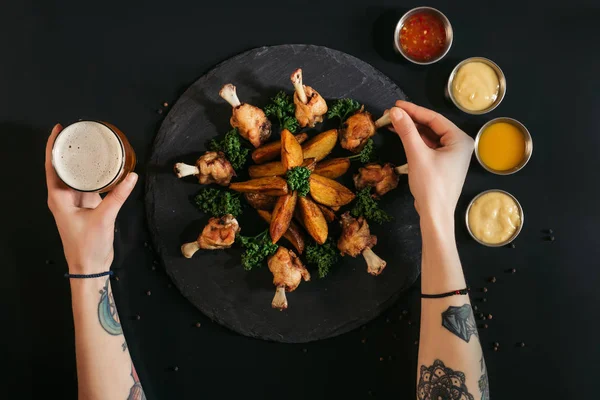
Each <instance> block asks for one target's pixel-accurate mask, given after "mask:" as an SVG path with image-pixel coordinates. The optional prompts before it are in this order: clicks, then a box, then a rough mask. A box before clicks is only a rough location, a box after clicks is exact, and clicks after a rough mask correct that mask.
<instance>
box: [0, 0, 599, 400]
mask: <svg viewBox="0 0 600 400" xmlns="http://www.w3.org/2000/svg"><path fill="white" fill-rule="evenodd" d="M60 3H61V4H60V5H58V4H51V2H47V1H20V2H11V4H3V7H2V11H1V12H0V30H1V32H2V35H0V49H2V53H1V54H2V56H1V57H0V92H1V93H2V95H1V96H0V132H1V134H2V136H1V138H2V157H1V160H2V167H3V168H2V171H3V175H2V176H3V182H2V183H3V195H2V199H1V200H0V201H1V204H2V207H1V208H0V209H1V210H2V215H3V218H2V225H1V228H0V234H1V238H2V240H1V244H0V255H1V259H2V269H1V271H2V272H3V276H2V279H1V282H2V283H1V288H2V290H0V293H2V295H1V296H2V304H3V306H4V311H3V317H2V329H1V331H2V338H3V346H2V348H3V351H2V354H3V357H2V361H1V362H2V364H3V371H5V372H4V373H3V375H2V381H3V382H5V383H4V384H3V392H4V393H8V394H10V396H9V397H8V398H34V397H35V398H39V397H45V396H47V395H48V394H49V393H53V394H56V395H57V396H56V397H57V398H64V399H69V398H76V372H75V353H74V337H73V334H74V332H73V322H72V316H71V307H70V292H69V285H68V282H67V281H66V280H65V279H64V278H63V277H62V274H63V273H64V272H65V270H66V265H65V261H64V256H63V254H62V248H61V244H60V238H59V236H58V233H57V231H56V228H55V225H54V222H53V219H52V216H51V215H50V213H49V211H48V210H47V207H46V188H45V184H44V174H43V152H44V146H45V142H46V138H47V136H48V134H49V131H50V129H51V127H52V125H53V124H54V123H56V122H61V123H63V124H66V123H69V122H72V121H75V120H77V119H79V118H93V119H100V120H106V121H110V122H112V123H114V124H115V125H117V126H118V127H119V128H120V129H122V130H123V131H124V132H125V133H126V134H127V136H128V137H129V139H130V141H131V143H132V145H133V146H134V148H135V150H136V152H137V155H138V157H139V160H140V163H139V166H138V168H137V170H138V172H139V173H140V174H141V175H142V176H143V175H144V172H145V163H146V161H147V160H148V158H149V152H150V149H151V144H152V141H153V137H154V135H155V133H156V132H157V130H158V127H159V125H160V123H161V121H162V119H163V117H164V115H165V114H166V113H167V112H168V110H169V107H166V108H165V107H163V103H164V102H167V103H169V104H172V103H173V102H174V101H175V100H176V99H177V98H178V96H179V95H180V94H181V93H182V92H183V91H184V90H185V89H186V87H187V86H189V85H190V84H191V83H192V82H194V81H195V80H196V79H197V78H198V77H199V76H201V75H202V74H203V73H205V72H206V71H208V70H209V69H210V68H211V67H212V66H214V65H215V64H217V63H219V62H220V61H222V60H224V59H227V58H229V57H231V56H233V55H235V54H237V53H240V52H242V51H245V50H248V49H250V48H254V47H258V46H263V45H272V44H283V43H309V44H317V45H323V46H328V47H331V48H334V49H338V50H341V51H344V52H347V53H349V54H351V55H354V56H356V57H358V58H360V59H362V60H365V61H366V62H368V63H370V64H372V65H373V66H375V67H376V68H378V69H379V70H381V71H382V72H384V73H385V74H386V75H388V76H389V77H390V78H391V79H392V80H394V81H395V82H396V83H397V84H398V85H399V86H400V87H401V88H402V89H403V91H404V92H405V93H406V94H407V95H408V96H409V97H410V98H411V99H412V100H413V101H415V102H416V103H419V104H422V105H424V106H427V107H430V108H434V109H436V110H437V111H440V112H442V113H443V114H444V115H446V116H448V117H449V118H450V119H452V120H453V121H455V122H456V123H457V124H458V125H459V126H461V127H462V128H463V129H464V130H465V131H466V132H468V133H469V134H470V135H473V136H474V135H475V134H476V132H477V130H478V129H479V127H480V126H481V125H482V124H483V123H485V122H486V121H487V120H489V119H490V118H492V117H496V116H508V117H513V118H516V119H518V120H520V121H521V122H523V123H524V124H525V125H526V126H527V127H528V128H529V130H530V132H531V133H532V135H533V140H534V152H533V157H532V159H531V161H530V163H529V164H528V165H527V167H526V168H525V169H524V170H522V171H521V172H519V173H517V174H516V175H514V176H509V177H502V176H495V175H491V174H490V173H487V172H485V171H484V170H483V169H482V168H481V167H479V166H478V164H477V163H476V162H473V164H472V166H471V169H470V171H469V175H468V177H467V182H466V185H465V189H464V192H463V196H462V198H461V201H460V203H459V206H458V209H457V228H456V230H457V240H458V246H459V250H460V254H461V258H462V261H463V266H464V270H465V274H466V276H467V280H468V282H469V284H470V285H471V286H472V287H473V288H475V290H474V293H473V302H474V304H475V305H477V307H478V311H480V312H482V313H484V314H485V315H488V314H491V315H492V319H491V320H485V321H483V320H481V321H480V322H479V325H480V327H481V340H482V345H483V348H484V352H485V355H486V360H487V365H488V370H489V377H490V386H491V393H492V396H493V398H495V399H532V398H595V397H596V396H594V393H596V392H597V390H594V383H593V382H594V380H595V379H596V375H597V370H598V368H597V367H596V361H597V359H598V358H599V357H600V346H598V344H597V340H596V337H597V329H598V327H599V324H598V318H597V315H598V311H597V309H596V308H597V305H598V303H599V302H600V290H598V289H597V286H598V283H600V279H599V278H600V270H599V268H598V261H597V260H598V259H599V256H600V254H599V253H600V250H599V249H600V246H598V239H597V235H596V230H597V229H596V227H597V226H598V224H599V223H600V214H599V212H598V207H597V204H598V194H599V190H598V186H597V184H596V183H597V181H598V179H597V177H596V174H597V171H598V170H599V167H600V165H599V164H600V163H599V157H598V156H597V151H598V148H599V145H600V134H599V132H600V122H599V120H598V110H600V96H599V95H598V92H599V89H600V84H599V79H598V71H600V58H598V56H597V55H596V54H595V53H596V52H597V49H598V44H597V43H598V39H600V34H599V33H598V21H599V18H600V8H598V5H593V4H592V3H593V2H592V1H588V2H577V1H569V2H563V5H561V6H552V5H549V3H548V4H547V5H546V8H538V7H536V6H534V5H533V4H531V5H529V4H527V3H526V2H523V1H504V2H501V3H498V4H490V2H483V1H461V2H456V1H435V0H434V1H431V2H430V3H429V4H427V5H431V6H434V7H436V8H439V9H441V10H442V11H443V12H444V13H445V14H446V15H447V16H448V18H449V19H450V21H451V22H452V25H453V27H454V45H453V47H452V49H451V50H450V53H449V54H448V55H447V57H446V58H445V59H444V60H443V61H442V62H440V63H438V64H435V65H432V66H429V67H417V66H414V65H411V64H408V63H407V62H405V61H403V59H401V57H399V56H397V55H395V54H394V52H393V49H392V35H393V28H394V25H395V22H396V21H397V19H398V18H399V16H400V15H401V14H402V13H403V11H406V10H407V9H409V8H412V7H414V6H418V5H423V4H419V3H416V2H414V1H408V2H397V1H391V0H374V1H369V2H365V1H357V0H345V1H341V0H340V1H319V2H309V1H303V2H293V3H292V2H288V1H279V2H272V3H268V4H267V3H264V4H258V3H252V2H242V1H239V0H234V1H230V2H211V4H203V2H200V1H169V2H167V1H163V2H158V1H151V0H149V1H146V2H136V3H137V4H133V2H132V3H131V4H129V3H127V4H126V3H125V2H122V3H119V4H114V5H110V4H108V3H107V2H96V3H89V4H85V5H84V4H82V2H74V1H62V2H60ZM578 3H580V4H578ZM584 3H587V5H586V4H584ZM470 56H484V57H488V58H491V59H492V60H494V61H495V62H496V63H498V64H499V65H500V66H501V68H502V69H503V70H504V72H505V74H506V77H507V82H508V90H507V96H506V98H505V99H504V101H503V103H502V104H501V105H500V107H498V108H497V109H496V110H495V111H493V112H492V113H490V114H489V115H485V116H479V117H473V116H467V115H465V114H463V113H461V112H459V111H458V110H456V109H455V108H453V107H452V106H451V105H450V104H448V103H447V102H446V101H445V99H444V95H443V86H444V84H445V81H446V78H447V76H448V73H449V72H450V70H451V69H452V68H453V66H454V65H455V64H456V63H457V62H459V61H460V60H462V59H464V58H467V57H470ZM490 188H499V189H504V190H507V191H509V192H510V193H512V194H514V195H515V196H516V197H517V198H518V199H519V201H520V202H521V204H522V206H523V208H524V210H525V216H526V218H525V225H524V229H523V231H522V233H521V235H520V236H519V238H518V240H517V241H516V242H515V248H499V249H490V248H486V247H483V246H481V245H478V244H477V243H475V242H474V241H473V240H471V239H470V238H469V237H468V234H467V232H466V229H465V228H464V224H463V223H462V221H463V219H464V211H465V208H466V204H467V203H468V201H469V200H470V199H471V198H472V197H473V196H474V195H475V194H477V193H479V192H481V191H483V190H486V189H490ZM144 215H145V213H144V203H143V182H140V184H138V187H137V189H136V191H135V192H134V194H133V196H132V198H131V199H130V201H129V202H128V203H127V204H126V205H125V207H124V209H123V211H122V212H121V214H120V215H119V219H118V233H117V244H116V246H117V259H116V261H115V270H116V273H117V275H118V276H119V281H118V282H117V281H116V282H114V283H113V285H114V291H115V296H116V299H117V304H118V308H119V311H120V315H121V320H122V323H123V326H124V330H125V334H126V337H127V341H128V344H129V347H130V351H131V354H132V357H133V359H134V361H135V364H136V367H137V369H138V371H139V374H140V376H141V380H142V383H143V385H144V389H145V392H146V394H147V397H148V398H149V399H187V398H194V399H195V398H201V397H206V398H215V397H217V396H219V397H220V398H226V399H229V398H240V397H250V398H264V399H282V398H286V399H297V398H298V399H300V398H308V397H311V398H332V397H333V398H342V397H349V398H367V397H368V396H373V397H379V398H411V397H412V398H414V393H415V389H414V388H415V379H416V373H415V371H416V362H417V348H418V346H417V342H416V340H417V339H418V332H419V301H418V284H417V285H416V286H415V288H414V289H413V290H411V291H409V292H408V293H406V294H405V295H403V296H402V297H401V298H400V300H399V301H398V302H397V304H395V305H394V306H393V307H391V308H390V309H389V311H387V312H385V313H384V314H383V315H382V316H380V317H379V318H378V319H376V320H375V321H373V322H371V323H369V324H367V325H366V326H364V327H363V328H361V329H358V330H355V331H353V332H350V333H348V334H345V335H342V336H340V337H337V338H334V339H329V340H325V341H321V342H315V343H310V344H304V345H285V344H276V343H269V342H264V341H259V340H254V339H249V338H246V337H242V336H239V335H237V334H234V333H232V332H230V331H228V330H227V329H224V328H222V327H220V326H218V325H217V324H215V323H213V322H211V321H210V320H209V319H208V318H206V317H205V316H203V315H202V314H201V313H200V312H199V311H197V309H196V308H194V307H193V306H192V305H191V304H190V303H188V302H187V300H185V299H184V298H183V297H182V296H181V295H180V294H179V293H178V292H177V290H176V289H175V288H174V287H172V286H171V284H170V280H169V278H168V277H167V276H166V274H165V272H164V270H163V269H162V266H161V265H159V264H154V263H153V261H154V260H155V257H154V254H153V251H152V249H151V246H150V245H149V244H148V233H147V228H146V221H145V217H144ZM545 229H552V230H553V231H554V233H553V235H554V237H555V239H556V240H554V241H553V242H550V241H545V240H544V238H545V236H546V233H545V232H544V230H545ZM512 268H514V269H516V272H515V273H511V272H507V271H509V270H510V269H512ZM492 276H494V277H496V282H495V283H491V282H489V278H491V277H492ZM382 278H384V277H382ZM484 287H485V288H487V292H485V293H484V292H483V288H484ZM147 291H150V295H148V294H147ZM483 299H485V300H486V301H485V302H484V301H483ZM307 312H310V310H307ZM137 315H139V316H140V318H139V319H137V318H135V316H137ZM197 322H199V323H200V327H196V323H197ZM484 324H487V328H483V325H484ZM494 342H499V343H500V346H499V348H498V351H494V350H493V349H492V347H493V346H492V343H494ZM521 342H522V343H525V347H520V346H517V344H518V343H521ZM175 366H177V367H178V371H177V372H174V371H173V369H174V368H173V367H175Z"/></svg>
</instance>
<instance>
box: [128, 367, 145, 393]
mask: <svg viewBox="0 0 600 400" xmlns="http://www.w3.org/2000/svg"><path fill="white" fill-rule="evenodd" d="M131 377H132V378H133V386H132V387H131V389H129V396H127V400H146V395H145V394H144V390H142V384H141V383H140V378H139V377H138V374H137V372H136V370H135V367H134V366H133V364H131Z"/></svg>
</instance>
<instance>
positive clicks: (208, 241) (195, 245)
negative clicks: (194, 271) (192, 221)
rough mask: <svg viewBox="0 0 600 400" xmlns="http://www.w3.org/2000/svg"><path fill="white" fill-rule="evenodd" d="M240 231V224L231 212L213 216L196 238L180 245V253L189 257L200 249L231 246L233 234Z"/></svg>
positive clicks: (216, 248)
mask: <svg viewBox="0 0 600 400" xmlns="http://www.w3.org/2000/svg"><path fill="white" fill-rule="evenodd" d="M239 231H240V225H239V224H238V222H237V220H236V219H235V217H234V216H233V215H231V214H227V215H224V216H222V217H221V218H216V217H213V218H211V219H209V220H208V224H207V225H206V226H205V227H204V229H203V230H202V233H201V234H200V236H198V239H196V240H195V241H193V242H190V243H185V244H184V245H183V246H181V253H182V254H183V256H184V257H185V258H191V257H192V256H193V255H194V253H196V252H197V251H198V250H200V249H205V250H218V249H226V248H229V247H231V245H232V244H233V242H235V235H236V234H237V233H238V232H239Z"/></svg>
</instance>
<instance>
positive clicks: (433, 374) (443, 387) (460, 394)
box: [417, 360, 475, 400]
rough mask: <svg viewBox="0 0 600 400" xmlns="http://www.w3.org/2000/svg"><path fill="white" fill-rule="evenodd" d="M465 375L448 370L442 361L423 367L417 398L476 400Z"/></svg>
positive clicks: (423, 399)
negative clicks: (468, 386) (468, 387)
mask: <svg viewBox="0 0 600 400" xmlns="http://www.w3.org/2000/svg"><path fill="white" fill-rule="evenodd" d="M465 382H466V378H465V374H464V373H462V372H460V371H454V370H453V369H451V368H448V367H446V366H445V365H444V363H443V362H441V361H440V360H435V361H434V363H433V365H432V366H430V367H426V366H424V365H421V373H420V376H419V384H418V386H417V398H418V399H419V400H438V399H442V400H446V399H448V400H454V399H457V400H475V398H474V397H473V395H472V394H470V393H469V391H468V390H467V385H466V384H465Z"/></svg>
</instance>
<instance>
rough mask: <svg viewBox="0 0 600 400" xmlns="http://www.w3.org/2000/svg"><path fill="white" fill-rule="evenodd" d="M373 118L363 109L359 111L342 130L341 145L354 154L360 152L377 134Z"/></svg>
mask: <svg viewBox="0 0 600 400" xmlns="http://www.w3.org/2000/svg"><path fill="white" fill-rule="evenodd" d="M376 130H377V129H376V128H375V123H374V122H373V116H372V115H371V113H369V112H368V111H364V109H363V108H362V107H361V109H360V110H359V111H357V112H356V113H355V114H353V115H352V116H350V117H349V118H348V119H347V120H346V121H345V122H344V123H343V124H342V128H341V130H340V145H341V146H342V147H343V148H344V149H346V150H350V151H352V152H354V153H358V152H360V151H361V150H362V149H363V147H365V144H366V143H367V140H369V138H370V137H371V136H373V135H375V132H376Z"/></svg>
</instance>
